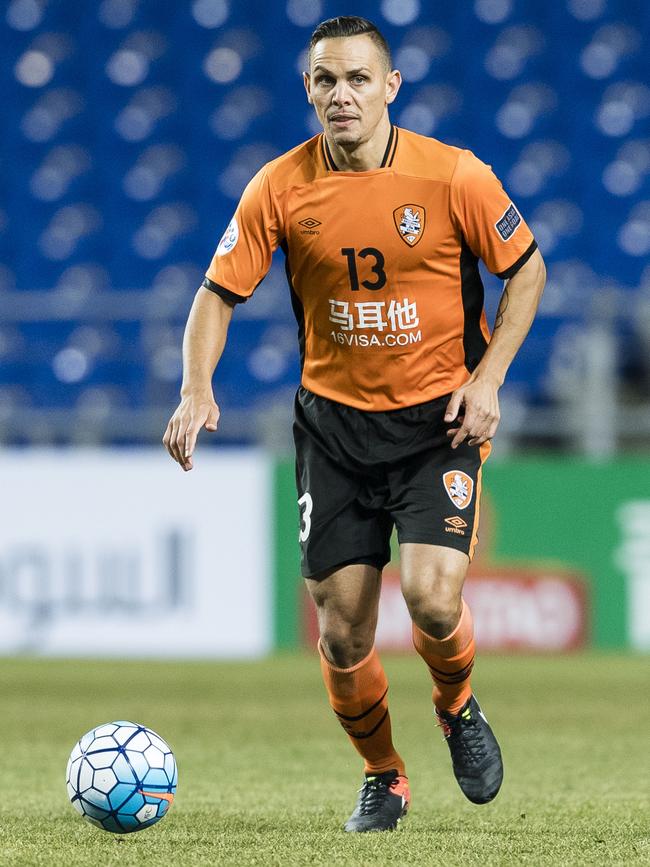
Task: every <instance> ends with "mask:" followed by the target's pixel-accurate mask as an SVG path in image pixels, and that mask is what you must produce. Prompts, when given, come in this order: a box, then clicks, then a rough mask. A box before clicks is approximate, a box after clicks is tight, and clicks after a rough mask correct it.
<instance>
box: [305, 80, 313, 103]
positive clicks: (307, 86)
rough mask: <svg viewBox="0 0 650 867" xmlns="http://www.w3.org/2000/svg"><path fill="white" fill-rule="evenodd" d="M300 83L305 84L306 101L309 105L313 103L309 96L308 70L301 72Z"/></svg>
mask: <svg viewBox="0 0 650 867" xmlns="http://www.w3.org/2000/svg"><path fill="white" fill-rule="evenodd" d="M302 83H303V84H304V85H305V90H306V91H307V102H308V103H309V104H310V105H313V100H312V98H311V78H310V76H309V73H308V72H303V74H302Z"/></svg>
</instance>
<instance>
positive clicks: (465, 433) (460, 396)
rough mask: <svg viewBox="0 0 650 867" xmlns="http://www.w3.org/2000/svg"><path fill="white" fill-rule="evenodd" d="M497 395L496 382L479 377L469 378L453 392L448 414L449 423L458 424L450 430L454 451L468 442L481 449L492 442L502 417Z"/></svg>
mask: <svg viewBox="0 0 650 867" xmlns="http://www.w3.org/2000/svg"><path fill="white" fill-rule="evenodd" d="M498 392H499V388H498V386H497V385H496V384H495V383H493V382H490V381H489V380H487V379H479V378H476V379H474V378H470V379H469V380H468V381H467V382H466V383H465V384H464V385H461V387H460V388H457V389H456V391H454V392H453V394H452V396H451V398H450V400H449V403H448V404H447V410H446V412H445V421H446V422H454V421H455V422H457V425H456V426H454V427H452V428H450V429H449V430H448V431H447V436H448V437H452V440H451V447H452V449H455V448H458V446H459V445H460V444H461V443H462V442H464V441H465V440H467V441H468V443H469V445H470V446H478V445H481V443H484V442H486V441H487V440H490V439H492V437H493V436H494V435H495V433H496V431H497V427H498V426H499V420H500V418H501V415H500V413H499V396H498Z"/></svg>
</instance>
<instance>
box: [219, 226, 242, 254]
mask: <svg viewBox="0 0 650 867" xmlns="http://www.w3.org/2000/svg"><path fill="white" fill-rule="evenodd" d="M238 240H239V226H238V225H237V218H236V217H233V218H232V220H231V221H230V222H229V223H228V228H227V229H226V231H225V232H224V233H223V237H222V238H221V240H220V241H219V246H218V247H217V256H225V255H226V253H230V251H231V250H232V249H234V247H235V244H236V243H237V241H238Z"/></svg>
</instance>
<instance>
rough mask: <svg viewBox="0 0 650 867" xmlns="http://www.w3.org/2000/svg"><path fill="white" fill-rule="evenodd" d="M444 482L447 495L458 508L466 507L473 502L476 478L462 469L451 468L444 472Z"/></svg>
mask: <svg viewBox="0 0 650 867" xmlns="http://www.w3.org/2000/svg"><path fill="white" fill-rule="evenodd" d="M442 483H443V485H444V486H445V491H447V496H448V497H449V499H450V500H451V502H452V503H453V504H454V506H456V508H457V509H466V508H467V507H468V506H469V504H470V503H471V502H472V495H473V493H474V480H473V479H472V477H471V476H468V475H467V473H464V472H463V471H462V470H449V472H447V473H443V476H442Z"/></svg>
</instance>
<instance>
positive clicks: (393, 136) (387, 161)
mask: <svg viewBox="0 0 650 867" xmlns="http://www.w3.org/2000/svg"><path fill="white" fill-rule="evenodd" d="M398 138H399V130H398V129H397V127H396V126H394V125H391V128H390V135H389V136H388V143H387V145H386V150H385V151H384V156H383V159H382V161H381V165H380V166H379V168H380V169H385V168H386V167H387V166H392V165H393V161H394V159H395V154H396V153H397V140H398ZM321 142H322V146H323V159H324V160H325V167H326V168H327V169H329V170H330V171H331V172H338V171H339V167H338V166H337V165H336V163H335V162H334V158H333V157H332V154H331V152H330V149H329V145H328V144H327V138H326V137H325V133H323V134H322V136H321Z"/></svg>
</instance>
